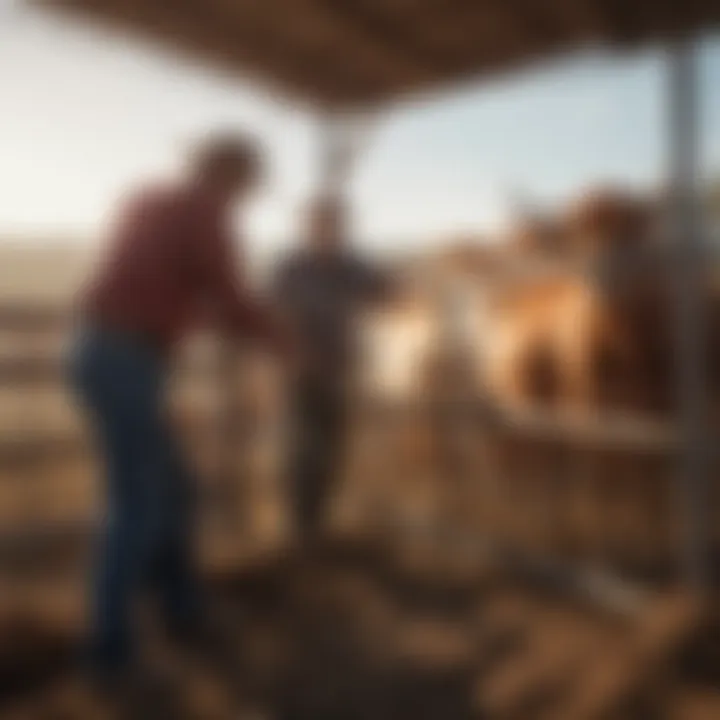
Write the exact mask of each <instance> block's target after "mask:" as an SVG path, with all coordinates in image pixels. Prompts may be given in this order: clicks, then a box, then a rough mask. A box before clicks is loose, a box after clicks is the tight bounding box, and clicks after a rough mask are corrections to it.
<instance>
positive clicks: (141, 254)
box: [81, 187, 281, 350]
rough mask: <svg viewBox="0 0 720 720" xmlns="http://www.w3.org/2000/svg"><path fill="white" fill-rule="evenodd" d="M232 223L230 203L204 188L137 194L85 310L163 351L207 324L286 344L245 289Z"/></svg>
mask: <svg viewBox="0 0 720 720" xmlns="http://www.w3.org/2000/svg"><path fill="white" fill-rule="evenodd" d="M229 221H230V217H229V212H228V211H227V209H225V208H224V207H223V206H222V205H221V204H220V203H218V202H217V201H215V200H214V199H213V198H212V197H211V196H210V195H208V194H207V193H205V192H203V191H202V190H200V189H199V188H194V187H166V188H160V187H158V188H150V189H146V190H144V191H141V192H139V193H137V194H136V195H135V196H133V197H131V198H130V201H129V202H128V203H127V205H126V206H125V207H123V209H122V212H121V213H120V216H119V218H118V222H117V224H116V226H115V228H114V231H113V233H112V235H111V238H110V246H109V249H108V252H107V254H106V257H105V258H104V262H103V263H102V264H101V267H100V271H99V272H98V274H97V275H96V277H95V278H94V281H93V283H92V284H91V286H90V288H89V290H88V292H87V293H86V294H85V295H84V297H83V299H82V303H81V310H82V312H83V314H84V315H85V316H86V317H88V318H89V319H90V320H91V321H92V322H96V323H98V324H99V325H101V326H107V327H110V328H113V329H117V330H121V331H127V332H129V333H133V334H137V335H138V336H140V337H143V338H145V339H147V340H148V341H150V342H152V343H154V344H156V345H157V346H158V347H160V348H162V349H163V350H169V349H171V348H172V347H173V346H174V345H175V344H176V343H177V342H178V341H180V340H181V339H182V338H183V336H184V335H185V334H186V333H187V332H188V331H189V330H190V329H191V328H193V327H194V326H196V325H198V324H207V323H213V324H220V325H222V326H223V328H224V329H229V330H230V331H232V332H234V333H235V334H240V335H246V336H252V337H254V338H256V339H261V340H264V341H268V342H270V343H271V344H273V345H279V344H281V337H280V334H279V333H278V331H277V328H276V326H275V324H274V323H273V322H272V321H271V318H270V315H269V314H268V313H267V312H266V311H265V309H264V308H262V307H261V306H260V305H259V304H258V303H257V302H256V301H255V300H254V299H253V298H252V297H251V296H250V294H249V293H248V291H247V289H246V288H245V287H244V283H243V282H242V275H241V271H242V268H240V267H239V259H238V258H237V257H236V253H235V250H234V247H233V242H232V238H231V233H230V229H229V224H230V222H229Z"/></svg>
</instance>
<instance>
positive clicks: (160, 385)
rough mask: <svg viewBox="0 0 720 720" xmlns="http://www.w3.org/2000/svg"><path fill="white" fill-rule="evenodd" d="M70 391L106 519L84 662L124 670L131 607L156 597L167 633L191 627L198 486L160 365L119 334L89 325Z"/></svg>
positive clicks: (77, 348) (80, 339)
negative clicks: (99, 470) (93, 458)
mask: <svg viewBox="0 0 720 720" xmlns="http://www.w3.org/2000/svg"><path fill="white" fill-rule="evenodd" d="M69 369H70V376H71V381H72V385H73V388H74V390H75V391H76V393H77V394H78V396H79V399H80V401H81V403H82V405H83V406H84V407H85V409H86V410H87V413H88V417H89V420H90V422H91V424H92V427H93V430H94V431H95V440H96V441H97V444H98V449H99V451H100V456H101V458H102V460H103V466H104V473H105V484H104V488H105V492H106V497H107V502H106V512H105V515H104V521H103V524H102V531H101V533H100V535H101V537H100V544H99V548H98V558H97V568H96V570H95V574H94V577H93V600H92V621H91V622H92V630H91V642H90V648H89V650H90V655H91V657H90V662H91V663H92V666H93V668H94V669H95V670H100V671H103V670H108V671H113V670H116V669H117V670H120V669H122V668H123V666H126V665H127V664H128V663H129V662H130V661H131V659H132V657H133V654H134V652H133V651H134V643H133V622H134V618H135V606H136V603H137V600H138V599H139V598H140V596H141V594H143V591H146V590H147V591H150V594H151V596H152V597H153V599H155V600H157V601H158V603H159V607H160V609H161V611H162V614H163V618H164V620H165V622H166V623H167V625H168V628H169V629H170V630H176V631H178V632H182V631H184V630H185V629H187V628H188V626H189V625H192V624H193V623H195V622H197V620H198V615H199V613H200V593H199V584H198V576H197V571H196V564H195V562H194V557H193V553H194V542H193V540H194V538H193V534H194V533H193V530H194V525H195V522H194V521H195V505H196V502H195V491H196V487H195V483H194V481H193V478H192V477H191V473H190V472H189V470H188V468H187V467H186V465H185V463H184V461H183V459H182V456H181V454H180V452H179V450H178V448H177V446H176V444H175V442H174V440H173V437H172V433H171V431H170V426H169V423H168V420H167V417H166V414H165V407H164V405H165V403H164V389H165V381H166V365H165V362H164V360H163V359H162V358H161V357H160V354H159V353H155V352H154V351H153V350H151V349H149V348H148V347H146V346H144V345H143V344H142V343H141V342H138V341H136V340H135V339H133V338H130V337H128V336H124V335H122V334H119V333H115V332H110V331H107V330H102V329H97V328H92V327H90V328H85V329H83V330H82V331H80V332H79V333H78V334H77V336H76V338H75V341H74V344H73V348H72V353H71V357H70V368H69Z"/></svg>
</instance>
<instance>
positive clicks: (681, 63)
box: [668, 36, 709, 593]
mask: <svg viewBox="0 0 720 720" xmlns="http://www.w3.org/2000/svg"><path fill="white" fill-rule="evenodd" d="M668 60H669V73H668V80H669V88H668V91H669V92H668V97H669V108H668V110H669V120H670V122H669V128H668V129H669V160H670V180H671V182H670V232H671V236H670V238H671V242H673V243H674V249H675V251H676V253H677V261H678V262H677V264H676V281H677V282H676V287H675V289H676V304H677V305H676V323H677V327H676V343H677V373H678V374H677V382H678V406H679V413H680V425H681V428H682V435H683V440H684V444H683V449H682V454H681V461H680V467H679V471H680V477H679V481H680V493H681V494H680V497H681V500H682V509H683V527H684V549H683V563H684V568H683V570H684V573H685V575H686V578H687V581H688V582H689V584H690V586H691V588H692V589H694V590H696V591H699V592H701V593H702V592H704V591H705V590H706V589H707V587H708V583H709V567H708V561H709V556H708V555H709V553H708V550H709V548H708V513H707V503H708V499H709V496H708V490H709V486H708V480H709V448H708V442H707V439H708V438H707V410H708V407H707V369H706V356H707V353H706V344H705V312H704V310H705V308H704V304H705V303H704V296H705V290H706V283H705V282H704V277H703V274H704V269H703V264H704V263H703V253H704V244H703V239H702V228H701V220H700V211H699V205H698V187H697V185H698V181H699V180H698V175H699V173H698V88H697V67H696V63H697V57H696V50H695V45H694V42H693V40H692V38H691V37H688V36H682V37H679V38H677V39H675V40H673V41H672V43H671V45H670V48H669V58H668Z"/></svg>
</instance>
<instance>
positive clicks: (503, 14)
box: [32, 0, 720, 105]
mask: <svg viewBox="0 0 720 720" xmlns="http://www.w3.org/2000/svg"><path fill="white" fill-rule="evenodd" d="M32 2H34V4H36V5H42V6H45V7H48V8H56V9H61V10H65V9H66V10H70V11H75V12H79V13H81V14H84V15H86V16H90V17H96V18H98V19H101V20H106V21H111V22H112V23H113V24H115V25H117V26H120V27H123V28H125V29H128V30H131V31H133V32H139V33H142V34H145V35H148V36H150V37H152V38H154V39H157V40H160V41H162V42H165V43H169V44H171V45H172V46H175V47H177V48H178V49H181V50H185V51H189V52H190V53H192V54H193V55H194V56H196V57H201V58H204V59H206V60H209V61H210V62H212V63H215V64H217V65H219V66H223V67H225V68H226V69H230V70H231V71H233V72H237V73H239V74H243V75H246V76H247V75H254V76H256V77H258V78H260V79H262V80H264V81H266V82H268V83H270V84H271V85H272V86H274V87H276V88H278V89H280V90H282V91H283V92H286V93H288V94H290V95H293V96H295V97H297V98H299V99H302V100H305V101H308V102H312V103H317V104H334V105H338V104H345V105H348V104H349V105H364V104H375V103H378V102H383V101H387V100H391V99H394V98H397V97H398V96H402V95H405V94H408V93H414V92H420V91H424V90H428V89H433V88H435V87H438V86H442V85H449V84H452V83H455V82H458V81H461V80H469V79H470V78H473V77H475V76H477V77H482V76H487V75H490V74H493V73H496V72H498V71H502V70H507V69H509V68H511V67H514V66H517V65H520V64H522V63H526V62H530V61H532V60H536V59H540V58H544V57H547V56H549V55H552V54H556V53H560V52H566V51H570V50H573V49H579V48H581V47H584V46H588V45H595V44H603V45H610V46H615V47H622V46H634V45H636V44H639V43H642V42H647V41H652V40H659V39H662V38H665V37H668V36H671V35H673V34H674V33H677V32H680V31H684V30H694V29H698V28H701V27H704V28H714V27H718V26H720V0H683V1H682V2H681V1H680V0H32Z"/></svg>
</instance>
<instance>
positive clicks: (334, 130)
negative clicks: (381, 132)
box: [319, 111, 376, 197]
mask: <svg viewBox="0 0 720 720" xmlns="http://www.w3.org/2000/svg"><path fill="white" fill-rule="evenodd" d="M375 118H376V115H375V114H374V113H368V112H365V113H360V112H355V113H341V112H338V111H327V112H326V113H325V114H324V115H323V116H322V117H321V119H320V124H319V132H320V138H319V140H320V153H319V157H320V167H319V191H320V195H326V196H327V195H337V196H338V197H344V196H345V194H346V193H347V189H348V184H349V182H350V180H351V179H352V174H353V171H354V169H355V166H356V163H357V160H358V158H359V157H360V154H361V153H362V152H363V150H364V149H365V143H366V142H367V139H368V137H369V135H370V131H371V129H372V128H373V127H374V126H375V122H374V121H375Z"/></svg>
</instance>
